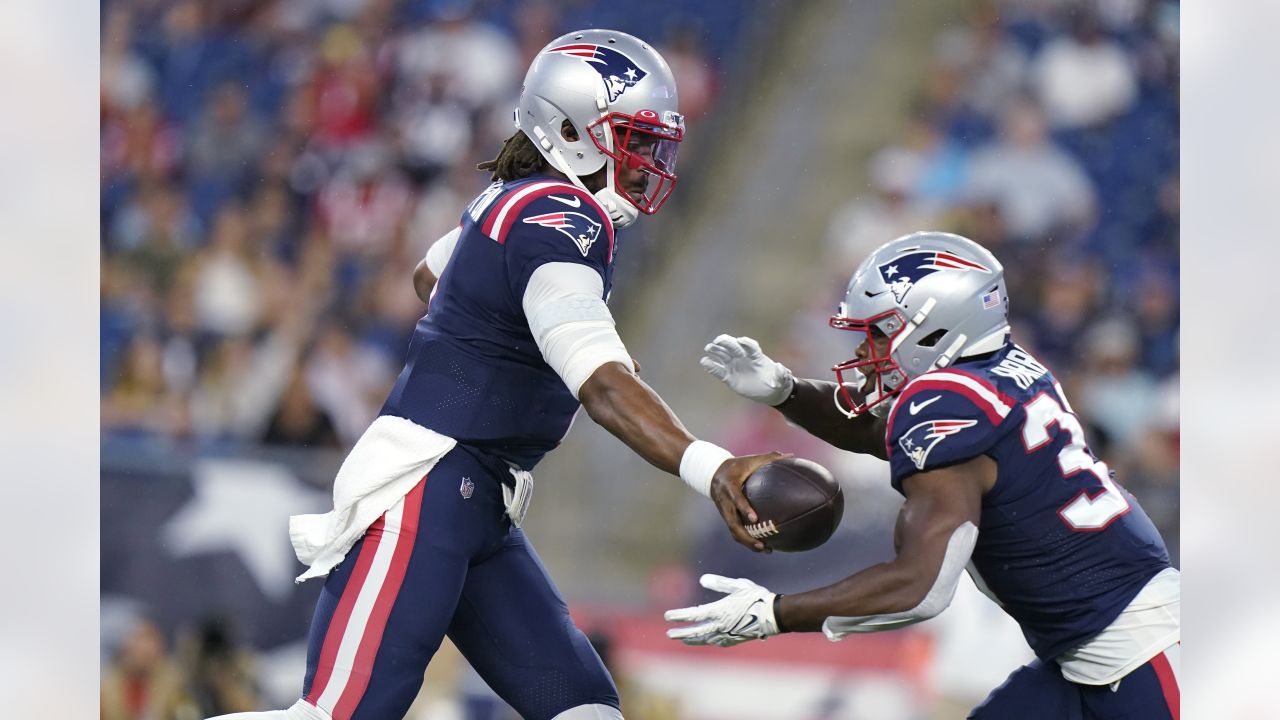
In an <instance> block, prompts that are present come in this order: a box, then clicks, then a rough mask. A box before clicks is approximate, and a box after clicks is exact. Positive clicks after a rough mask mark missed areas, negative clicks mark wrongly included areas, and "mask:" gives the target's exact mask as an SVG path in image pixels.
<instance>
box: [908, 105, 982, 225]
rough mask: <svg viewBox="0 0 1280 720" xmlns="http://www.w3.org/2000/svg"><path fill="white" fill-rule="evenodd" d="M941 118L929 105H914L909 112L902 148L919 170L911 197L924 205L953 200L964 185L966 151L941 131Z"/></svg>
mask: <svg viewBox="0 0 1280 720" xmlns="http://www.w3.org/2000/svg"><path fill="white" fill-rule="evenodd" d="M941 124H942V118H941V117H939V116H938V113H937V112H936V111H935V110H934V109H933V108H932V107H930V106H928V105H926V104H918V105H917V106H916V107H915V108H913V109H912V112H911V123H910V125H908V126H907V132H906V138H905V142H904V143H903V149H904V150H905V151H906V152H908V153H911V154H913V155H914V156H915V158H916V160H915V162H916V163H918V166H919V169H918V170H917V171H916V173H915V182H914V183H912V187H911V197H912V198H913V199H914V200H915V201H916V202H919V203H921V204H923V205H925V206H927V207H933V208H936V207H939V206H944V205H946V204H948V203H950V202H952V201H954V200H956V199H957V196H958V195H959V193H960V191H961V190H962V189H963V187H964V182H965V172H966V165H967V162H968V154H967V153H966V151H965V149H964V147H963V146H962V145H961V144H960V143H957V142H955V141H954V140H952V139H951V138H950V137H948V136H947V135H946V133H944V132H943V129H942V127H941Z"/></svg>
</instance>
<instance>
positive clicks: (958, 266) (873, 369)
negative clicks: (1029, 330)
mask: <svg viewBox="0 0 1280 720" xmlns="http://www.w3.org/2000/svg"><path fill="white" fill-rule="evenodd" d="M1008 309H1009V308H1008V298H1007V295H1006V293H1005V288H1004V268H1003V267H1002V266H1001V265H1000V261H999V260H997V259H996V258H995V256H994V255H992V254H991V253H990V252H988V251H987V250H986V249H985V248H983V247H982V246H980V245H978V244H977V243H975V242H973V241H972V240H969V239H967V238H964V237H961V236H959V235H952V234H950V233H943V232H918V233H913V234H911V235H906V236H903V237H900V238H898V239H896V240H893V241H891V242H888V243H885V244H884V245H882V246H880V247H879V248H877V249H876V250H875V251H874V252H872V253H871V255H870V256H868V257H867V258H866V259H865V260H863V262H862V264H861V265H859V266H858V269H857V270H856V271H854V274H853V277H852V278H851V279H850V281H849V285H848V288H847V290H846V291H845V297H844V301H843V302H841V303H840V307H839V309H838V310H837V312H836V314H835V315H834V316H832V318H831V320H830V325H831V327H833V328H836V329H839V330H846V331H853V332H860V333H862V334H863V338H864V340H863V341H861V342H860V344H859V348H862V347H864V346H865V347H866V349H867V350H866V351H865V352H863V351H862V350H861V349H860V350H859V352H858V353H857V356H856V357H854V358H852V359H850V360H846V361H844V362H842V363H839V364H837V365H835V366H834V367H832V370H833V371H835V373H836V380H837V382H838V383H839V384H838V386H837V390H836V393H835V394H836V406H837V407H838V408H839V410H840V412H841V413H843V414H844V415H846V416H848V417H850V418H854V417H857V416H859V415H862V414H863V413H866V412H870V413H871V414H873V415H876V416H882V415H884V414H885V413H887V412H888V411H889V409H890V408H891V407H892V406H893V400H894V398H895V397H896V396H897V394H898V393H899V392H901V391H902V389H903V388H904V387H906V385H907V383H908V382H909V381H911V380H913V379H915V378H917V377H919V376H921V375H923V374H925V373H927V372H929V371H931V370H935V369H938V368H943V367H947V366H949V365H951V364H952V363H953V362H956V361H957V360H960V359H962V358H966V357H973V356H977V355H982V354H985V353H989V352H994V351H996V350H999V349H1000V348H1002V347H1004V345H1005V343H1006V342H1007V341H1008V335H1009V323H1008ZM849 370H854V371H857V372H858V373H859V374H860V375H863V376H865V377H866V378H867V379H868V380H870V381H871V384H870V385H869V386H866V391H865V392H864V393H862V394H863V395H864V399H863V400H861V401H859V400H857V398H856V397H855V396H854V394H853V393H851V392H850V390H849V387H848V384H846V381H845V373H846V372H847V371H849ZM849 384H852V383H849ZM864 385H866V383H864Z"/></svg>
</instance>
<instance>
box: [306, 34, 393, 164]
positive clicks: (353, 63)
mask: <svg viewBox="0 0 1280 720" xmlns="http://www.w3.org/2000/svg"><path fill="white" fill-rule="evenodd" d="M379 91H380V83H379V78H378V74H377V70H376V69H375V68H374V66H373V62H372V59H371V58H370V57H369V49H368V48H367V47H366V46H365V44H364V40H363V38H361V37H360V34H359V33H357V32H356V30H355V29H354V28H352V27H351V26H349V25H334V26H333V27H331V28H330V29H329V30H328V31H327V32H326V33H324V38H323V40H322V41H321V45H320V67H319V68H317V70H316V73H315V75H314V76H313V77H312V78H311V82H310V84H309V86H307V87H306V88H305V90H304V95H303V96H301V97H300V98H298V99H299V100H301V99H303V98H306V99H307V100H309V101H310V104H311V107H310V108H309V109H304V108H300V107H295V108H293V110H294V112H295V114H297V115H299V116H304V117H305V120H303V122H310V124H312V128H313V132H312V134H311V139H312V140H313V141H314V142H315V143H316V144H317V145H318V146H319V147H321V148H323V149H325V150H331V151H337V150H342V149H345V148H346V147H348V146H349V145H351V144H352V143H355V142H358V141H360V140H363V139H366V138H367V137H368V136H369V135H370V134H371V133H372V132H373V130H374V128H375V126H376V124H377V120H376V118H375V110H376V105H377V101H378V94H379ZM308 113H309V115H306V114H308ZM299 119H301V118H299Z"/></svg>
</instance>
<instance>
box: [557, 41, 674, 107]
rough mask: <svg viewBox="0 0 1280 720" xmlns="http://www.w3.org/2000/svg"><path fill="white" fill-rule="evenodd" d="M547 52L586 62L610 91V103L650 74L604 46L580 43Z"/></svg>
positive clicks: (629, 59) (624, 56) (627, 58)
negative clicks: (598, 74)
mask: <svg viewBox="0 0 1280 720" xmlns="http://www.w3.org/2000/svg"><path fill="white" fill-rule="evenodd" d="M547 52H553V53H559V54H561V55H568V56H570V57H576V58H581V59H582V60H585V61H586V62H587V64H588V65H590V66H591V67H592V68H593V69H594V70H595V71H596V72H598V73H600V77H601V79H603V80H604V84H605V87H606V88H607V89H608V91H609V102H616V101H617V99H618V98H619V97H621V96H622V93H624V92H626V91H627V88H629V87H632V86H634V85H635V84H636V83H638V82H640V81H641V80H643V79H644V78H645V76H646V75H648V74H649V73H647V72H645V71H644V70H641V69H640V67H639V66H638V65H636V63H635V62H633V61H632V60H631V58H629V57H627V56H626V55H623V54H622V53H620V52H618V51H617V50H614V49H613V48H611V47H605V46H604V45H596V44H594V43H579V44H576V45H561V46H560V47H553V48H551V49H550V50H548V51H547Z"/></svg>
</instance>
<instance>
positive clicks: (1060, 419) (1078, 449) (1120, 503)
mask: <svg viewBox="0 0 1280 720" xmlns="http://www.w3.org/2000/svg"><path fill="white" fill-rule="evenodd" d="M1026 410H1027V422H1026V423H1025V424H1024V425H1023V426H1022V441H1023V442H1024V443H1025V444H1026V446H1027V452H1031V451H1033V450H1036V449H1037V448H1039V447H1040V446H1042V445H1044V444H1045V443H1047V442H1049V441H1050V440H1052V439H1053V436H1052V435H1050V433H1049V428H1050V427H1052V426H1053V425H1055V424H1056V425H1057V426H1058V427H1059V428H1061V429H1062V430H1065V431H1066V432H1067V433H1068V434H1069V435H1070V436H1071V439H1070V442H1068V443H1067V444H1066V445H1064V446H1063V448H1062V450H1060V451H1058V467H1060V468H1062V476H1063V477H1064V478H1069V477H1071V476H1072V475H1075V474H1076V473H1078V472H1082V471H1085V470H1087V471H1089V472H1090V473H1092V474H1093V475H1094V476H1095V477H1097V478H1098V482H1100V483H1102V490H1100V491H1099V492H1096V493H1094V494H1093V495H1092V496H1090V494H1089V491H1088V490H1081V491H1080V494H1079V495H1076V496H1075V497H1074V498H1072V500H1071V502H1069V503H1067V504H1066V505H1063V506H1062V508H1061V509H1060V510H1058V516H1059V517H1061V518H1062V521H1063V522H1065V523H1066V524H1067V525H1068V526H1070V527H1071V529H1072V530H1077V531H1091V530H1102V529H1105V528H1106V527H1107V526H1108V525H1110V524H1111V523H1112V522H1113V521H1114V520H1115V519H1116V518H1118V517H1120V516H1121V515H1124V514H1125V513H1127V512H1129V501H1128V500H1125V498H1124V495H1122V494H1120V490H1119V488H1117V487H1116V485H1115V483H1113V482H1111V471H1110V470H1108V469H1107V464H1106V463H1104V462H1102V461H1101V460H1098V459H1097V458H1095V457H1094V456H1093V454H1092V453H1090V452H1089V448H1088V446H1087V445H1085V442H1084V428H1082V427H1080V420H1079V419H1077V418H1076V416H1075V415H1072V414H1071V413H1069V412H1067V411H1066V410H1064V409H1063V408H1062V404H1061V403H1059V402H1058V401H1057V399H1055V398H1054V397H1053V396H1051V395H1049V394H1048V393H1041V394H1040V395H1037V396H1036V397H1035V399H1033V400H1032V401H1031V402H1029V403H1027V405H1026Z"/></svg>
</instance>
